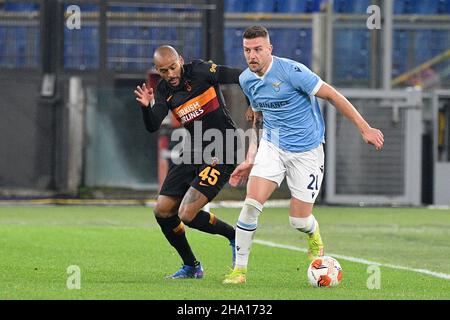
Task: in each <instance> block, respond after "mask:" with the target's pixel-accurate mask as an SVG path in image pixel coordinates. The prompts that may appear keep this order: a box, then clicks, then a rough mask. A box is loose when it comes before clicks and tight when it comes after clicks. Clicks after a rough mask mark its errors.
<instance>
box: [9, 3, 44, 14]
mask: <svg viewBox="0 0 450 320" xmlns="http://www.w3.org/2000/svg"><path fill="white" fill-rule="evenodd" d="M4 9H5V11H11V12H28V11H37V10H39V4H37V3H32V2H30V3H17V2H10V1H6V2H5V4H4Z"/></svg>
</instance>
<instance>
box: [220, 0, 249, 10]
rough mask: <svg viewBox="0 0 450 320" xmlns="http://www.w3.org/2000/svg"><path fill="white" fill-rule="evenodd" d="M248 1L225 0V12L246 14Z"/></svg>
mask: <svg viewBox="0 0 450 320" xmlns="http://www.w3.org/2000/svg"><path fill="white" fill-rule="evenodd" d="M245 4H246V1H243V0H225V3H224V5H225V9H224V10H225V12H245Z"/></svg>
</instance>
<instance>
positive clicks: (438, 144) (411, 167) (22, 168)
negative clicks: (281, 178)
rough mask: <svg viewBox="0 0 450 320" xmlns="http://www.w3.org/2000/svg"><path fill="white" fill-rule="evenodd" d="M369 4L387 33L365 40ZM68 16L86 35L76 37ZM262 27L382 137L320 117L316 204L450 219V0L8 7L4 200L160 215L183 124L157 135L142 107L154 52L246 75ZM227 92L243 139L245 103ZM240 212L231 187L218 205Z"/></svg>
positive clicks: (1, 46) (0, 34)
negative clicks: (246, 51)
mask: <svg viewBox="0 0 450 320" xmlns="http://www.w3.org/2000/svg"><path fill="white" fill-rule="evenodd" d="M371 4H375V5H379V6H380V7H381V14H382V18H383V19H382V29H381V30H369V29H368V28H367V26H366V21H367V19H368V17H369V16H370V14H368V13H367V12H366V10H367V8H368V6H370V5H371ZM71 5H77V6H79V8H80V10H81V28H80V29H73V30H71V29H70V28H68V26H67V19H68V18H69V16H70V15H69V14H68V13H67V9H68V7H69V6H71ZM253 24H262V25H264V26H266V27H267V28H268V29H269V31H270V33H271V39H272V42H273V45H274V54H275V55H278V56H282V57H288V58H292V59H294V60H297V61H300V62H302V63H304V64H305V65H307V66H309V67H310V68H312V69H313V70H314V71H315V72H316V73H318V74H319V75H320V76H321V77H322V78H323V79H325V80H326V81H327V82H329V83H331V84H333V85H334V86H336V87H337V88H339V89H340V90H342V92H343V93H344V94H345V95H346V96H347V97H348V98H349V99H350V100H351V101H352V102H353V103H354V104H355V106H357V108H358V109H359V110H360V112H361V113H362V114H363V115H364V117H366V119H367V120H368V121H369V122H370V123H371V124H372V125H373V126H375V127H378V128H380V129H382V130H383V132H384V133H385V140H386V142H385V143H386V144H385V148H384V150H383V151H382V152H381V153H377V152H376V151H374V150H372V148H371V147H368V146H366V145H365V144H364V143H363V141H362V140H361V138H360V136H359V134H358V132H357V130H355V128H354V127H353V125H352V124H351V123H350V122H349V121H348V120H345V119H344V118H343V117H342V116H341V115H340V114H338V113H336V112H335V111H334V108H333V107H330V106H327V105H326V104H324V105H323V108H324V114H325V117H326V122H327V144H326V153H327V168H326V180H325V181H324V187H323V189H322V192H321V198H320V199H319V203H322V204H349V205H362V204H375V205H407V206H420V205H439V206H440V205H450V191H449V190H450V65H449V58H450V0H421V1H412V0H384V1H381V0H345V1H344V0H334V1H331V0H329V1H320V0H258V1H254V0H253V1H249V0H224V1H221V0H209V1H208V0H204V1H201V0H198V1H194V0H192V1H181V0H179V1H164V0H160V1H140V2H137V1H106V0H105V1H102V0H97V1H95V0H86V1H84V0H71V1H65V0H25V1H4V0H0V110H1V116H0V155H1V156H0V199H1V200H2V201H3V202H7V203H9V202H10V201H22V200H27V199H28V200H30V199H31V200H33V201H38V200H39V199H41V200H42V199H57V200H58V199H67V198H70V199H86V198H88V199H108V200H109V201H111V203H112V201H114V200H130V199H134V200H135V201H146V200H147V199H155V195H156V194H157V191H158V186H159V182H160V181H161V179H162V178H163V176H164V172H165V171H164V170H165V168H166V160H165V159H164V155H165V152H164V150H165V149H166V148H167V146H168V138H167V137H168V135H169V134H170V131H171V129H172V128H171V122H170V121H168V122H167V124H166V126H165V127H164V128H163V129H162V130H160V132H159V133H155V134H149V133H148V132H146V131H145V128H144V125H143V122H142V119H141V112H140V110H139V107H138V105H137V103H136V101H135V99H134V95H133V90H134V88H135V86H136V85H138V84H142V83H143V82H144V81H146V82H148V83H149V84H154V83H155V81H156V80H157V76H156V75H155V73H154V71H153V70H152V60H151V57H152V54H153V50H154V49H155V48H156V47H157V46H159V45H162V44H171V45H173V46H174V47H175V48H177V49H178V50H179V51H180V52H181V53H182V54H183V56H184V58H185V59H186V60H190V59H196V58H202V59H205V60H213V61H214V62H216V63H219V64H224V63H225V64H228V65H232V66H235V67H245V60H244V57H243V53H242V48H241V46H242V32H243V30H244V29H245V28H246V27H248V26H250V25H253ZM223 90H224V95H225V98H226V100H227V102H228V106H229V108H230V111H231V114H232V116H233V118H234V119H235V121H236V122H237V123H238V125H239V126H240V127H241V128H247V126H248V124H247V123H245V121H244V119H243V117H242V114H243V112H244V110H245V108H246V105H245V101H244V97H243V95H242V93H241V92H240V90H239V88H238V87H237V86H235V85H230V86H223ZM243 197H244V192H243V190H242V189H241V190H235V189H231V188H229V187H227V188H226V189H225V190H224V191H223V192H222V193H221V194H220V195H219V198H218V199H237V200H242V199H243ZM288 197H289V194H288V192H287V190H286V188H281V189H280V191H279V192H278V193H277V194H276V195H275V196H274V198H279V199H284V198H288ZM54 201H56V200H54Z"/></svg>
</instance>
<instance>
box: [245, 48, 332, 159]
mask: <svg viewBox="0 0 450 320" xmlns="http://www.w3.org/2000/svg"><path fill="white" fill-rule="evenodd" d="M239 82H240V85H241V87H242V90H243V91H244V93H245V95H246V96H247V97H248V99H249V100H250V103H251V105H252V108H253V110H254V111H261V112H262V114H263V117H264V120H263V128H264V134H263V137H262V139H265V140H267V141H271V142H272V143H274V144H276V145H277V146H278V147H279V148H280V149H282V150H284V151H290V152H305V151H309V150H312V149H314V148H316V147H318V146H319V145H320V144H321V143H322V142H324V138H325V125H324V120H323V117H322V113H321V112H320V107H319V103H318V101H317V98H316V97H315V96H314V95H315V94H316V93H317V91H318V90H319V89H320V86H321V85H322V84H323V81H322V80H321V79H320V78H319V76H317V75H316V74H315V73H313V72H312V71H311V70H309V69H308V68H307V67H306V66H304V65H303V64H301V63H298V62H296V61H293V60H289V59H284V58H278V57H276V56H273V62H272V64H271V66H270V67H269V69H268V70H267V72H266V73H265V74H264V75H263V76H262V77H259V76H258V75H256V74H255V73H253V72H251V71H250V69H248V68H247V69H246V70H245V71H244V72H243V73H242V74H241V75H240V77H239Z"/></svg>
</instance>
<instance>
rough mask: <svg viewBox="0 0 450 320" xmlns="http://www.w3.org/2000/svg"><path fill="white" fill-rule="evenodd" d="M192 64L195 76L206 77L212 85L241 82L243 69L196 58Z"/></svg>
mask: <svg viewBox="0 0 450 320" xmlns="http://www.w3.org/2000/svg"><path fill="white" fill-rule="evenodd" d="M192 64H193V69H192V70H193V73H194V76H196V77H201V78H204V79H206V80H207V81H208V82H209V83H211V84H212V85H216V84H233V83H235V84H238V83H239V75H240V74H241V72H242V70H241V69H237V68H231V67H228V66H223V65H217V64H215V63H212V62H206V61H203V60H194V61H193V62H192Z"/></svg>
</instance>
